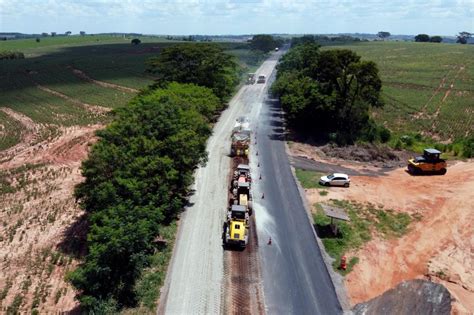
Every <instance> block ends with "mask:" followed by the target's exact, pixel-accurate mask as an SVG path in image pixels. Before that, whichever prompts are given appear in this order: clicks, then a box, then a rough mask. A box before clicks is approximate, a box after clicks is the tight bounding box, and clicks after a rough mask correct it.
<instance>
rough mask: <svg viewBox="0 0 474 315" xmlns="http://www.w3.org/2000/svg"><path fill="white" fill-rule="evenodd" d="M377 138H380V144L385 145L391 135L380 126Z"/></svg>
mask: <svg viewBox="0 0 474 315" xmlns="http://www.w3.org/2000/svg"><path fill="white" fill-rule="evenodd" d="M379 137H380V142H382V143H387V142H388V141H389V140H390V138H391V137H392V133H391V132H390V130H388V129H387V128H385V127H384V126H381V127H380V128H379Z"/></svg>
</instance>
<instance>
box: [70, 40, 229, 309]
mask: <svg viewBox="0 0 474 315" xmlns="http://www.w3.org/2000/svg"><path fill="white" fill-rule="evenodd" d="M221 55H224V56H221ZM149 66H150V70H151V71H153V72H154V71H156V73H157V74H159V79H158V82H157V84H156V85H155V86H153V87H150V88H148V89H147V90H146V91H144V92H142V93H141V95H139V96H137V97H136V98H135V99H134V100H133V101H132V102H131V103H130V104H129V105H128V106H126V107H124V108H120V109H117V110H116V111H115V119H114V121H113V122H112V123H111V124H110V125H109V126H108V127H107V128H105V129H104V130H102V131H99V132H98V133H97V135H98V136H99V138H100V139H99V141H98V142H97V143H96V144H95V145H94V146H93V148H92V150H91V152H90V154H89V158H88V159H87V160H86V161H85V162H83V164H82V173H83V175H84V177H85V181H84V182H83V183H82V184H80V185H78V186H77V188H76V196H77V198H78V199H79V200H80V203H81V205H82V207H83V208H84V209H85V210H86V211H87V214H88V221H89V224H90V230H89V232H88V235H87V248H88V254H87V255H86V256H85V258H84V261H83V263H82V264H81V265H80V266H79V267H78V268H77V269H76V270H75V271H74V272H72V273H71V274H70V275H69V279H70V281H71V282H72V284H73V285H74V286H75V287H76V288H77V289H78V290H80V292H81V295H80V297H79V299H80V302H81V306H82V307H83V310H84V311H85V312H89V313H95V314H102V313H113V312H115V311H116V310H118V309H120V308H122V307H125V306H135V305H136V304H137V300H138V298H137V289H136V288H135V284H136V280H137V279H138V278H139V277H140V275H141V273H142V270H143V269H144V268H146V267H147V266H149V264H150V257H151V255H152V254H153V253H154V252H155V251H159V250H160V249H162V247H161V246H163V245H162V244H161V245H160V243H157V242H155V241H154V240H155V239H157V238H159V237H160V231H162V229H163V227H164V226H167V225H169V224H170V223H171V222H173V221H174V220H175V219H176V218H177V215H178V214H179V213H180V211H182V209H183V207H184V206H185V204H186V200H187V196H188V188H189V186H190V184H191V183H192V181H193V171H194V170H195V168H196V167H197V166H198V165H200V164H202V163H205V162H206V160H207V153H206V151H205V148H206V140H207V138H208V137H209V136H210V135H211V127H210V126H211V122H212V121H213V120H214V119H215V117H216V115H217V114H218V113H219V111H221V110H222V109H223V108H224V107H225V106H224V105H223V99H226V98H227V97H229V95H230V93H231V91H232V88H233V87H234V84H235V82H234V81H233V80H232V79H228V80H223V78H228V77H230V78H233V77H234V75H233V74H232V73H231V71H233V69H236V65H235V63H234V62H233V60H232V59H231V58H229V57H228V56H227V55H225V54H224V52H223V51H222V49H221V48H220V47H219V46H211V45H208V44H207V45H202V44H182V45H177V46H172V47H169V48H165V49H164V50H163V51H162V53H161V54H160V55H159V56H158V57H156V58H153V59H152V60H151V61H150V63H149ZM201 71H203V73H201ZM172 81H173V82H172ZM225 84H227V85H225ZM199 85H201V86H199ZM219 87H222V91H220V95H219V97H218V96H216V95H215V94H214V92H213V91H214V90H217V89H219Z"/></svg>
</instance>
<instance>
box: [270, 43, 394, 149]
mask: <svg viewBox="0 0 474 315" xmlns="http://www.w3.org/2000/svg"><path fill="white" fill-rule="evenodd" d="M293 44H295V43H293ZM293 46H294V47H293V48H292V49H291V50H290V51H289V52H288V53H287V54H286V55H285V56H283V58H282V60H281V62H280V64H279V65H278V74H277V79H276V81H275V83H274V85H273V86H272V91H273V93H274V94H275V95H276V96H278V97H279V99H280V102H281V104H282V107H283V109H284V110H285V112H286V114H287V121H288V123H289V124H290V126H291V127H292V128H294V129H296V130H297V131H299V132H301V133H304V134H306V135H309V136H311V137H318V138H321V137H324V138H326V139H327V138H328V137H329V138H330V139H332V140H335V141H337V142H338V143H340V144H345V143H351V142H353V141H354V140H356V139H359V138H364V139H366V140H368V141H374V140H376V139H380V140H382V141H388V138H390V133H389V131H388V130H386V129H384V128H383V127H377V126H376V125H375V123H374V122H373V121H372V120H371V119H370V116H369V109H370V108H372V107H382V106H383V102H382V100H381V96H380V91H381V88H382V82H381V80H380V78H379V74H378V68H377V65H376V64H375V63H374V62H371V61H362V60H361V59H360V57H359V56H358V55H357V54H355V53H354V52H353V51H350V50H345V49H336V50H326V51H321V50H320V49H319V46H318V45H317V44H316V43H315V42H311V40H310V38H309V37H307V38H305V39H304V41H301V39H298V40H297V43H296V45H293Z"/></svg>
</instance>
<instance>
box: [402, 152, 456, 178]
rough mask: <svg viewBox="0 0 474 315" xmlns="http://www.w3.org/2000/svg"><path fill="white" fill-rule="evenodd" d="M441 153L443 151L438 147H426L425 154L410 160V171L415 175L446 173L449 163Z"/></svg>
mask: <svg viewBox="0 0 474 315" xmlns="http://www.w3.org/2000/svg"><path fill="white" fill-rule="evenodd" d="M440 155H441V152H440V151H438V150H436V149H424V150H423V156H417V157H415V158H412V159H410V160H408V172H409V173H410V174H414V175H421V174H441V175H444V174H446V167H447V163H446V161H445V160H443V159H441V158H440Z"/></svg>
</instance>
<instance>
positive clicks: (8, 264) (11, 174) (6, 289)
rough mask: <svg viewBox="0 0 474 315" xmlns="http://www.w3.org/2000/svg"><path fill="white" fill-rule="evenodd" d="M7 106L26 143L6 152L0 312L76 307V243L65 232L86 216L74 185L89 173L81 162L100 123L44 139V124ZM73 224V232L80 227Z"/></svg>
mask: <svg viewBox="0 0 474 315" xmlns="http://www.w3.org/2000/svg"><path fill="white" fill-rule="evenodd" d="M2 110H3V109H2ZM4 111H5V110H4ZM5 112H6V113H7V114H9V115H10V116H11V117H12V118H14V119H17V120H18V121H19V122H20V123H22V124H23V125H24V127H25V133H24V136H23V139H22V142H21V143H20V144H18V145H16V146H14V147H13V148H10V149H9V150H5V151H3V152H0V154H1V160H0V188H2V189H1V190H0V313H3V312H6V311H7V310H9V311H18V312H20V313H25V314H26V313H30V312H32V310H33V309H36V310H38V311H39V313H40V314H53V313H58V312H67V311H71V310H73V309H74V308H75V307H76V306H77V301H75V296H76V292H75V290H74V289H73V288H72V287H71V285H70V284H68V283H67V282H65V274H66V273H67V272H68V271H70V270H72V269H74V267H75V266H76V265H77V260H76V259H75V258H74V255H73V254H74V253H69V252H68V250H71V249H73V247H74V244H72V243H71V244H67V242H68V239H67V237H66V235H67V234H68V233H71V230H70V229H71V226H72V225H73V223H74V222H80V221H78V218H80V217H81V216H82V214H83V211H82V210H81V209H80V208H79V206H78V205H77V204H76V203H75V200H74V197H73V190H74V187H75V185H76V184H77V183H79V182H80V181H81V180H82V179H83V178H82V176H81V174H80V170H79V167H80V164H81V161H82V160H83V159H85V158H86V156H87V153H88V150H89V144H90V143H92V142H94V141H95V138H94V132H95V130H97V129H99V128H101V127H102V126H101V125H95V126H88V127H78V126H75V127H68V128H59V129H58V130H59V132H58V133H57V134H56V136H55V137H54V138H53V139H46V140H41V137H40V135H39V133H40V132H41V130H42V128H43V127H44V126H39V125H37V124H35V123H34V122H33V121H31V119H29V118H27V117H24V116H22V115H21V114H19V113H15V112H13V111H11V110H9V111H5ZM73 227H74V228H75V231H74V233H77V232H78V230H80V226H76V225H74V226H73ZM79 232H80V231H79ZM74 236H77V235H74ZM60 247H64V248H65V249H60Z"/></svg>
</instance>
